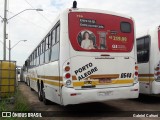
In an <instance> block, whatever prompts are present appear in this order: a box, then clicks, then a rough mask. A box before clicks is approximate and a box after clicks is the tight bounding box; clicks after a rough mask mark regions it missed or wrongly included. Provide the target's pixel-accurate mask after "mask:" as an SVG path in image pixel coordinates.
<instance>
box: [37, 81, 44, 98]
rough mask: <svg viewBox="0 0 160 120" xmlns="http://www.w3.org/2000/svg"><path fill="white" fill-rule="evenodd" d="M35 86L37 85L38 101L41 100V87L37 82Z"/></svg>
mask: <svg viewBox="0 0 160 120" xmlns="http://www.w3.org/2000/svg"><path fill="white" fill-rule="evenodd" d="M37 87H38V99H39V101H43V96H42V88H41V87H40V84H39V83H37Z"/></svg>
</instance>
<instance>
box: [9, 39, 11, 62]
mask: <svg viewBox="0 0 160 120" xmlns="http://www.w3.org/2000/svg"><path fill="white" fill-rule="evenodd" d="M9 61H11V40H9Z"/></svg>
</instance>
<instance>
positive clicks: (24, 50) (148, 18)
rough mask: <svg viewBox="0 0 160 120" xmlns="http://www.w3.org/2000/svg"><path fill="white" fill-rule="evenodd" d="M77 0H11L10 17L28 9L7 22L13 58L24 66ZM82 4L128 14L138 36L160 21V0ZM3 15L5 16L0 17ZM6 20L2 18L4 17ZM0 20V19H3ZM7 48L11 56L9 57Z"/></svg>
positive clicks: (86, 0)
mask: <svg viewBox="0 0 160 120" xmlns="http://www.w3.org/2000/svg"><path fill="white" fill-rule="evenodd" d="M72 2H73V0H8V4H7V11H8V12H7V18H8V19H9V18H10V17H12V16H13V15H15V14H17V13H19V12H21V11H22V10H25V9H37V8H40V9H43V11H41V12H40V11H39V12H38V11H35V10H28V11H25V12H23V13H21V14H19V15H17V16H16V17H14V18H12V19H10V20H9V21H8V24H7V34H8V39H7V47H8V44H9V42H8V41H9V40H11V47H12V46H14V45H15V44H16V43H17V42H18V41H20V40H27V41H26V42H20V43H19V44H17V45H16V46H15V47H14V48H13V49H11V60H15V61H17V65H19V66H22V65H23V64H24V61H25V60H26V59H27V58H28V56H29V55H30V53H31V52H32V51H33V50H34V48H35V47H36V46H37V45H38V44H39V43H40V41H41V40H42V39H43V37H44V36H45V34H46V33H47V32H48V30H49V28H51V26H52V22H54V19H55V18H56V17H57V16H58V14H59V13H60V12H61V11H62V10H64V9H66V8H71V7H72ZM77 3H78V4H77V7H78V8H93V9H100V10H108V11H112V12H117V13H122V14H126V15H128V16H131V17H132V18H134V20H135V26H136V36H140V35H141V34H142V33H146V32H147V31H148V30H149V29H150V28H153V27H156V26H159V25H160V0H77ZM3 11H4V0H0V16H1V17H2V18H3V16H4V12H3ZM0 19H1V18H0ZM1 20H2V19H1ZM1 20H0V21H1ZM2 42H3V22H2V21H1V22H0V60H3V43H2ZM8 56H9V54H8V49H7V56H6V58H7V60H8V58H9V57H8Z"/></svg>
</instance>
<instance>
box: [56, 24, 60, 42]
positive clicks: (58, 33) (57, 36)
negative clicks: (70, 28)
mask: <svg viewBox="0 0 160 120" xmlns="http://www.w3.org/2000/svg"><path fill="white" fill-rule="evenodd" d="M59 40H60V26H58V27H57V29H56V42H58V41H59Z"/></svg>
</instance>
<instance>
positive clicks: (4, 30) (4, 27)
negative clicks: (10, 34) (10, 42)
mask: <svg viewBox="0 0 160 120" xmlns="http://www.w3.org/2000/svg"><path fill="white" fill-rule="evenodd" d="M3 22H4V26H3V40H4V42H3V60H6V24H7V0H4V18H3Z"/></svg>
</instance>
